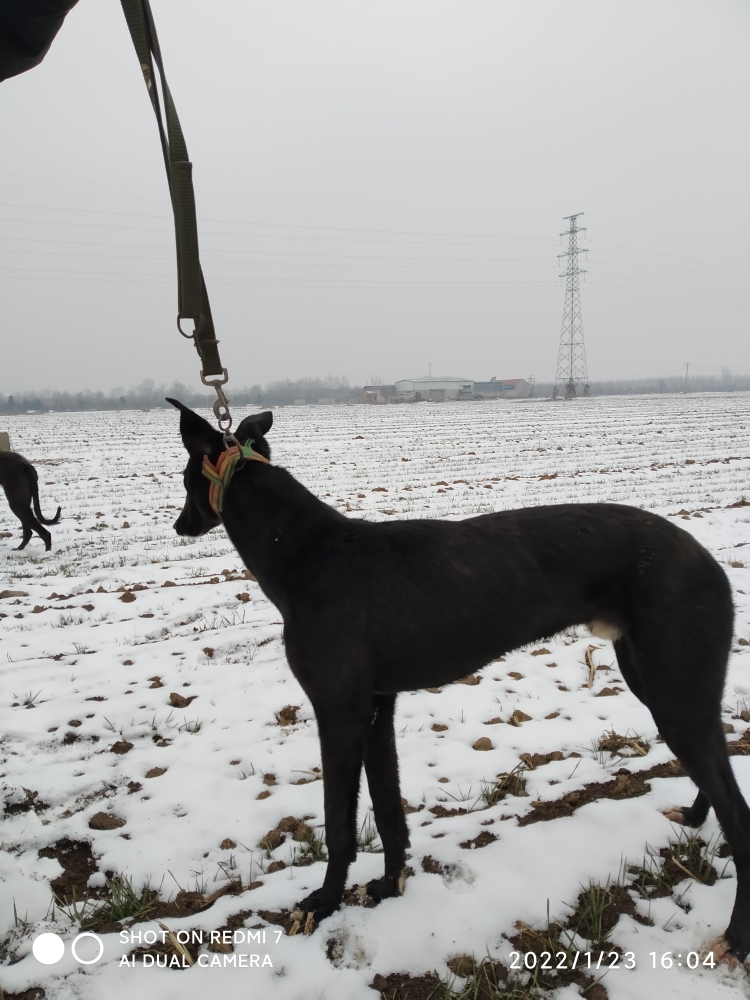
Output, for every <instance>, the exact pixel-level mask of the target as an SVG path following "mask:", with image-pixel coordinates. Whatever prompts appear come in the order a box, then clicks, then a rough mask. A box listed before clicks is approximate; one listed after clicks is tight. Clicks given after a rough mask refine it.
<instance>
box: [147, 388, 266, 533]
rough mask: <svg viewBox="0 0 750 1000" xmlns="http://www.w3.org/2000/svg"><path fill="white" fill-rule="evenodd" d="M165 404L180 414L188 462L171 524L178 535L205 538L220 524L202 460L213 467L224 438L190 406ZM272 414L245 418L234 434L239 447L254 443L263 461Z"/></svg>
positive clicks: (168, 400) (177, 402)
mask: <svg viewBox="0 0 750 1000" xmlns="http://www.w3.org/2000/svg"><path fill="white" fill-rule="evenodd" d="M167 402H168V403H171V404H172V406H176V407H177V409H178V410H179V411H180V434H181V435H182V443H183V444H184V445H185V448H186V450H187V453H188V463H187V465H186V466H185V473H184V482H185V492H186V494H187V495H186V497H185V506H184V507H183V509H182V513H181V514H180V516H179V517H178V518H177V520H176V521H175V523H174V530H175V531H176V532H177V534H178V535H190V536H191V537H193V538H195V537H197V536H198V535H205V533H206V532H207V531H210V530H211V528H215V527H216V525H217V524H221V518H220V517H219V515H218V514H217V513H216V511H215V510H214V509H213V507H212V506H211V504H210V503H209V500H208V489H209V481H208V479H206V477H205V476H204V475H203V459H204V457H208V459H209V461H210V462H212V463H214V464H216V461H217V459H218V457H219V455H220V454H221V453H222V451H224V448H225V445H224V437H223V435H222V434H221V433H220V432H219V431H218V430H216V428H215V427H212V426H211V424H209V422H208V421H207V420H204V419H203V417H201V416H200V415H199V414H198V413H195V412H194V411H193V410H191V409H190V407H188V406H185V405H184V404H183V403H180V402H179V400H176V399H169V398H167ZM272 423H273V414H272V413H270V412H268V411H267V412H265V413H254V414H252V415H251V416H249V417H245V419H244V420H243V421H242V423H241V424H240V425H239V427H238V428H237V430H236V432H235V437H236V438H237V440H238V441H239V442H240V444H243V445H244V444H247V443H248V441H252V442H253V450H254V451H257V452H258V453H259V454H260V455H263V457H264V458H268V459H270V457H271V451H270V449H269V447H268V443H267V441H266V439H265V435H266V434H267V433H268V431H269V429H270V427H271V424H272Z"/></svg>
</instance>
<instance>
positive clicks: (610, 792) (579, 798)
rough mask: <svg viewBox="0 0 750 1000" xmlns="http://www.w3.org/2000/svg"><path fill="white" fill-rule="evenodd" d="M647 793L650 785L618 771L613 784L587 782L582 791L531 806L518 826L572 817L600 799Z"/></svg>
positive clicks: (622, 797) (624, 769)
mask: <svg viewBox="0 0 750 1000" xmlns="http://www.w3.org/2000/svg"><path fill="white" fill-rule="evenodd" d="M650 790H651V786H650V785H649V784H648V783H647V782H646V780H645V779H644V778H643V777H642V776H641V775H640V774H630V772H629V771H628V770H627V769H626V768H621V769H620V771H618V772H617V774H616V776H615V778H614V780H613V781H604V782H597V781H594V782H589V783H588V784H587V785H584V787H583V788H579V789H577V790H576V791H574V792H568V793H567V794H566V795H563V797H562V798H561V799H555V800H554V801H552V802H536V803H534V805H533V806H532V809H531V812H530V813H527V815H526V816H522V817H521V818H520V819H519V820H518V825H519V826H529V825H530V824H531V823H541V822H546V821H547V820H550V819H559V818H560V817H561V816H572V815H573V813H574V812H575V811H576V810H577V809H580V808H581V806H585V805H588V804H589V802H596V801H598V800H599V799H633V798H637V797H638V796H639V795H645V794H646V792H649V791H650Z"/></svg>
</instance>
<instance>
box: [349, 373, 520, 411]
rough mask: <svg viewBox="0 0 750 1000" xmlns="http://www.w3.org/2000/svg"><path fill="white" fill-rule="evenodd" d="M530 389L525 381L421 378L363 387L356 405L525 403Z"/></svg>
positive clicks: (516, 379)
mask: <svg viewBox="0 0 750 1000" xmlns="http://www.w3.org/2000/svg"><path fill="white" fill-rule="evenodd" d="M531 389H532V386H531V383H530V382H528V381H527V380H526V379H525V378H506V379H498V378H492V379H490V381H489V382H475V381H474V380H473V379H470V378H458V377H456V376H453V375H445V376H443V377H442V378H439V377H437V376H432V375H425V376H423V377H422V378H403V379H401V380H400V381H398V382H396V384H395V385H366V386H363V388H362V392H361V394H360V397H359V401H360V403H369V404H371V405H379V406H383V405H385V404H387V403H419V402H422V401H426V400H433V401H435V402H442V401H443V400H447V399H527V398H528V397H529V396H530V395H531Z"/></svg>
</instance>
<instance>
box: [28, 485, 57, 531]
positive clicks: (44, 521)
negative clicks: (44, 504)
mask: <svg viewBox="0 0 750 1000" xmlns="http://www.w3.org/2000/svg"><path fill="white" fill-rule="evenodd" d="M31 489H32V497H33V500H34V513H35V514H36V517H37V520H38V521H39V523H40V524H57V522H58V521H59V520H60V511H61V510H62V507H58V508H57V513H56V514H55V516H54V517H53V518H52V520H50V519H49V518H47V517H45V516H44V514H42V508H41V507H40V506H39V484H38V482H37V480H36V478H34V481H33V482H32V484H31Z"/></svg>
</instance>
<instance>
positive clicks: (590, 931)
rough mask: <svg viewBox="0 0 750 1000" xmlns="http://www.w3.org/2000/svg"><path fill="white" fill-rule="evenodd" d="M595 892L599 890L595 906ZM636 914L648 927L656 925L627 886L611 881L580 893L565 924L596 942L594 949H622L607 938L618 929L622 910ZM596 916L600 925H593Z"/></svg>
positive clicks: (629, 914)
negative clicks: (593, 897)
mask: <svg viewBox="0 0 750 1000" xmlns="http://www.w3.org/2000/svg"><path fill="white" fill-rule="evenodd" d="M592 892H595V893H596V897H597V898H596V901H595V902H596V904H597V905H595V906H592V902H594V900H592ZM623 913H624V914H626V915H627V916H629V917H632V918H633V919H634V920H636V921H637V922H638V923H639V924H644V925H645V926H646V927H653V924H654V922H653V920H650V919H649V918H648V917H643V916H641V914H640V913H638V911H637V910H636V905H635V900H634V899H633V897H632V896H631V895H630V893H629V892H628V888H627V886H624V885H608V886H591V887H590V888H589V889H588V890H584V891H583V892H582V893H580V895H579V896H578V899H577V900H576V905H575V908H574V910H573V912H572V913H571V915H570V916H569V917H568V919H567V921H566V923H565V927H566V928H567V929H568V930H571V931H573V932H574V933H575V934H580V936H581V937H583V938H587V939H588V940H590V941H591V942H592V949H593V950H595V951H599V950H602V949H603V950H604V951H608V950H619V949H616V948H613V946H612V945H611V944H609V942H608V941H607V940H606V938H607V937H608V936H609V934H610V933H611V931H612V930H613V929H614V927H615V925H616V924H617V921H618V920H619V919H620V917H621V916H622V914H623ZM592 917H593V918H594V919H595V921H596V926H595V927H593V926H592Z"/></svg>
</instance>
